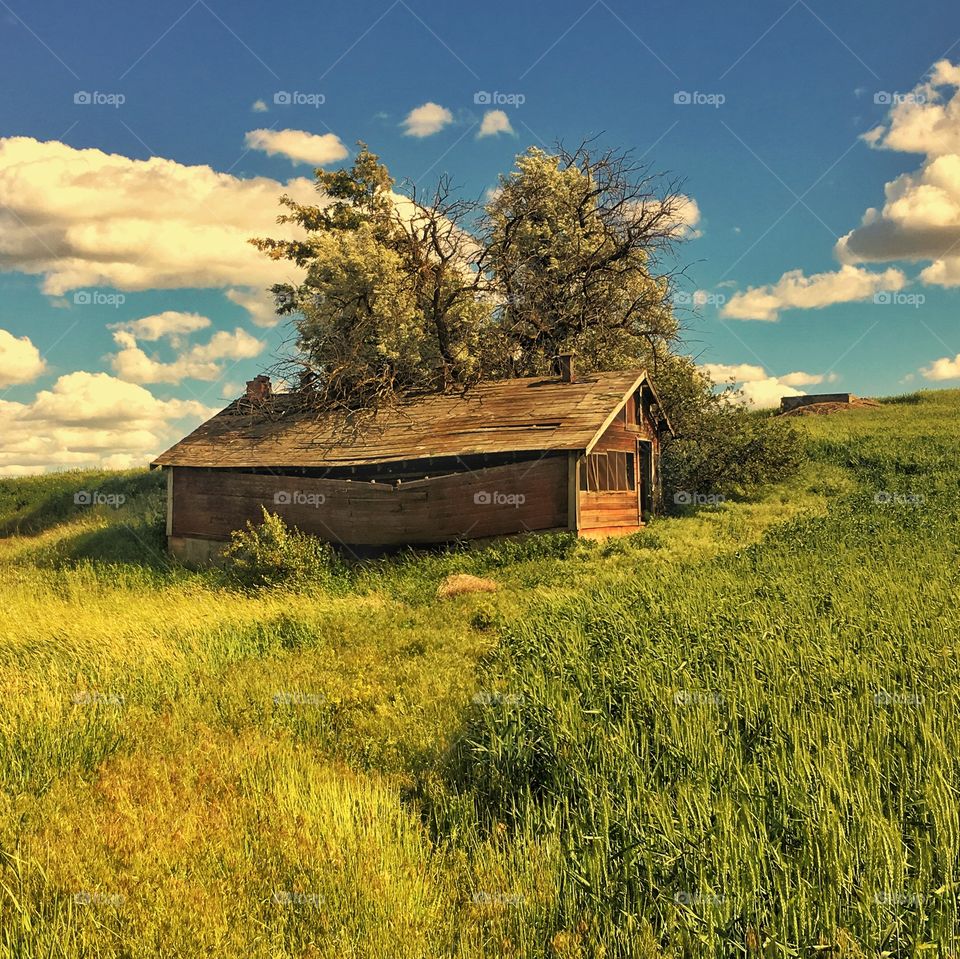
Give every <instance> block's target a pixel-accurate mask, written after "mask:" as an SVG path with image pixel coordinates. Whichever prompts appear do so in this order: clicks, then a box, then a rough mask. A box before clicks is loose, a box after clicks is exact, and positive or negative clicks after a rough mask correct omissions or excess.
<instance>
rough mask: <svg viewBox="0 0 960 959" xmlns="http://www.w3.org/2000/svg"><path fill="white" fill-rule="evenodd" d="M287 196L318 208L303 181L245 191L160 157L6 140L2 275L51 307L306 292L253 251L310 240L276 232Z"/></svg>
mask: <svg viewBox="0 0 960 959" xmlns="http://www.w3.org/2000/svg"><path fill="white" fill-rule="evenodd" d="M281 193H288V194H289V195H291V196H292V197H294V199H296V200H299V201H301V202H307V203H316V202H317V194H316V191H315V190H314V187H313V181H312V180H310V179H307V178H296V179H293V180H290V181H288V182H287V183H281V182H278V181H276V180H272V179H269V178H267V177H254V178H252V179H247V180H241V179H238V178H236V177H233V176H230V175H229V174H226V173H218V172H216V171H215V170H212V169H211V168H210V167H207V166H184V165H183V164H180V163H176V162H174V161H173V160H164V159H161V158H159V157H153V158H151V159H149V160H131V159H129V158H128V157H125V156H119V155H117V154H107V153H103V152H102V151H100V150H93V149H85V150H77V149H74V148H73V147H70V146H67V145H66V144H63V143H58V142H55V141H54V142H40V141H37V140H34V139H32V138H30V137H12V138H6V139H2V138H0V236H2V237H3V242H2V244H0V270H3V271H11V270H18V271H21V272H23V273H29V274H34V275H40V276H43V277H44V284H43V289H44V292H46V293H48V294H50V295H52V296H59V295H62V294H63V293H65V292H67V291H68V290H74V289H78V288H83V287H101V286H102V287H116V288H118V289H121V290H147V289H173V288H180V287H183V288H187V287H214V288H219V287H232V286H260V287H266V286H270V285H271V284H273V283H281V282H288V281H293V282H299V279H300V276H301V271H299V270H298V269H297V268H296V267H295V266H294V265H292V264H290V263H287V262H286V261H283V262H281V261H276V260H271V259H270V258H269V257H267V256H264V255H263V254H262V253H260V252H259V251H258V250H256V249H255V248H254V247H253V246H251V245H250V244H249V243H248V242H247V241H248V240H249V238H250V237H251V236H264V235H266V236H276V237H283V238H293V237H296V236H298V235H302V233H300V231H299V230H298V229H297V228H296V227H293V226H287V225H278V224H277V223H276V217H277V211H278V202H277V201H278V199H279V196H280V194H281Z"/></svg>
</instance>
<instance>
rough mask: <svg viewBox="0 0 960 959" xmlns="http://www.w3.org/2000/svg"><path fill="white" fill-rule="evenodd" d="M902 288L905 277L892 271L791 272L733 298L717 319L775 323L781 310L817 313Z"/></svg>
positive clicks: (843, 267) (847, 269)
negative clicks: (817, 311)
mask: <svg viewBox="0 0 960 959" xmlns="http://www.w3.org/2000/svg"><path fill="white" fill-rule="evenodd" d="M905 284H906V277H905V276H904V275H903V273H901V272H900V270H897V269H893V268H890V269H887V270H884V271H883V272H882V273H871V272H870V271H869V270H865V269H862V268H859V267H854V266H849V265H844V266H842V267H841V268H840V269H839V270H837V271H836V272H834V273H816V274H814V275H813V276H804V274H803V271H802V270H790V271H789V272H787V273H784V274H783V276H781V277H780V279H779V280H778V281H777V282H776V283H774V284H768V285H767V286H757V287H753V286H752V287H749V288H748V289H747V290H745V291H744V292H742V293H736V294H734V295H733V296H732V297H731V298H730V300H729V301H728V302H727V303H726V304H725V305H724V307H723V309H722V310H721V311H720V315H721V316H725V317H728V318H729V319H734V320H766V321H774V320H777V319H778V318H779V315H780V311H781V310H789V309H800V310H818V309H822V308H823V307H826V306H832V305H833V304H834V303H852V302H855V301H857V300H867V299H870V298H872V297H873V295H874V294H875V293H878V292H880V291H882V290H888V291H896V290H900V289H902V288H903V286H904V285H905Z"/></svg>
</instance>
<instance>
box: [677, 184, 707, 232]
mask: <svg viewBox="0 0 960 959" xmlns="http://www.w3.org/2000/svg"><path fill="white" fill-rule="evenodd" d="M699 223H700V205H699V204H698V203H697V201H696V200H695V199H694V198H693V197H692V196H685V195H684V194H680V195H679V196H678V197H677V227H678V233H679V235H680V237H681V238H683V239H686V240H698V239H700V237H701V236H703V231H702V230H698V229H697V225H698V224H699Z"/></svg>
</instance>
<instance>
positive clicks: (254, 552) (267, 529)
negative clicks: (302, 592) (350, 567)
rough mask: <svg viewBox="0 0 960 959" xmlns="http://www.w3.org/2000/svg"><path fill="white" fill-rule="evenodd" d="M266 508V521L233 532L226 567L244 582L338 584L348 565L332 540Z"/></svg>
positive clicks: (253, 585)
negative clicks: (293, 524) (292, 524)
mask: <svg viewBox="0 0 960 959" xmlns="http://www.w3.org/2000/svg"><path fill="white" fill-rule="evenodd" d="M261 509H262V510H263V522H262V523H260V524H259V525H254V524H253V523H251V522H249V521H248V522H247V525H246V528H245V529H242V530H235V531H234V532H233V533H232V534H231V543H230V545H229V546H228V547H227V548H226V549H225V550H224V557H225V558H226V560H227V563H226V568H227V571H228V573H229V574H230V575H231V577H232V578H233V579H234V580H236V581H237V582H238V583H240V584H241V585H243V586H246V587H249V588H258V587H262V586H296V585H315V584H318V583H319V584H323V585H326V586H332V585H335V584H336V583H337V582H338V581H343V580H344V579H345V577H346V574H347V568H346V566H345V564H344V563H343V561H342V560H341V559H340V557H339V556H338V554H337V551H336V550H335V549H334V548H333V546H331V545H330V544H329V543H325V542H323V541H322V540H319V539H317V538H316V537H315V536H308V535H307V534H306V533H301V532H300V530H298V529H296V528H291V527H289V526H287V524H286V523H285V522H284V521H283V520H282V519H281V518H280V517H279V516H277V515H276V514H275V513H269V512H267V510H266V509H264V508H263V507H261Z"/></svg>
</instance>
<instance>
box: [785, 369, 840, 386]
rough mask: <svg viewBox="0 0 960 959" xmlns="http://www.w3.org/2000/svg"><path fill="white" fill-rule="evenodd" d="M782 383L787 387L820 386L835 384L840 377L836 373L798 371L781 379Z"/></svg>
mask: <svg viewBox="0 0 960 959" xmlns="http://www.w3.org/2000/svg"><path fill="white" fill-rule="evenodd" d="M779 379H780V382H781V383H786V384H787V386H819V385H820V384H821V383H835V382H836V381H837V380H838V379H840V377H839V376H837V374H836V373H827V374H824V373H804V372H802V371H801V370H797V371H796V372H795V373H787V375H786V376H781V377H779Z"/></svg>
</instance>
